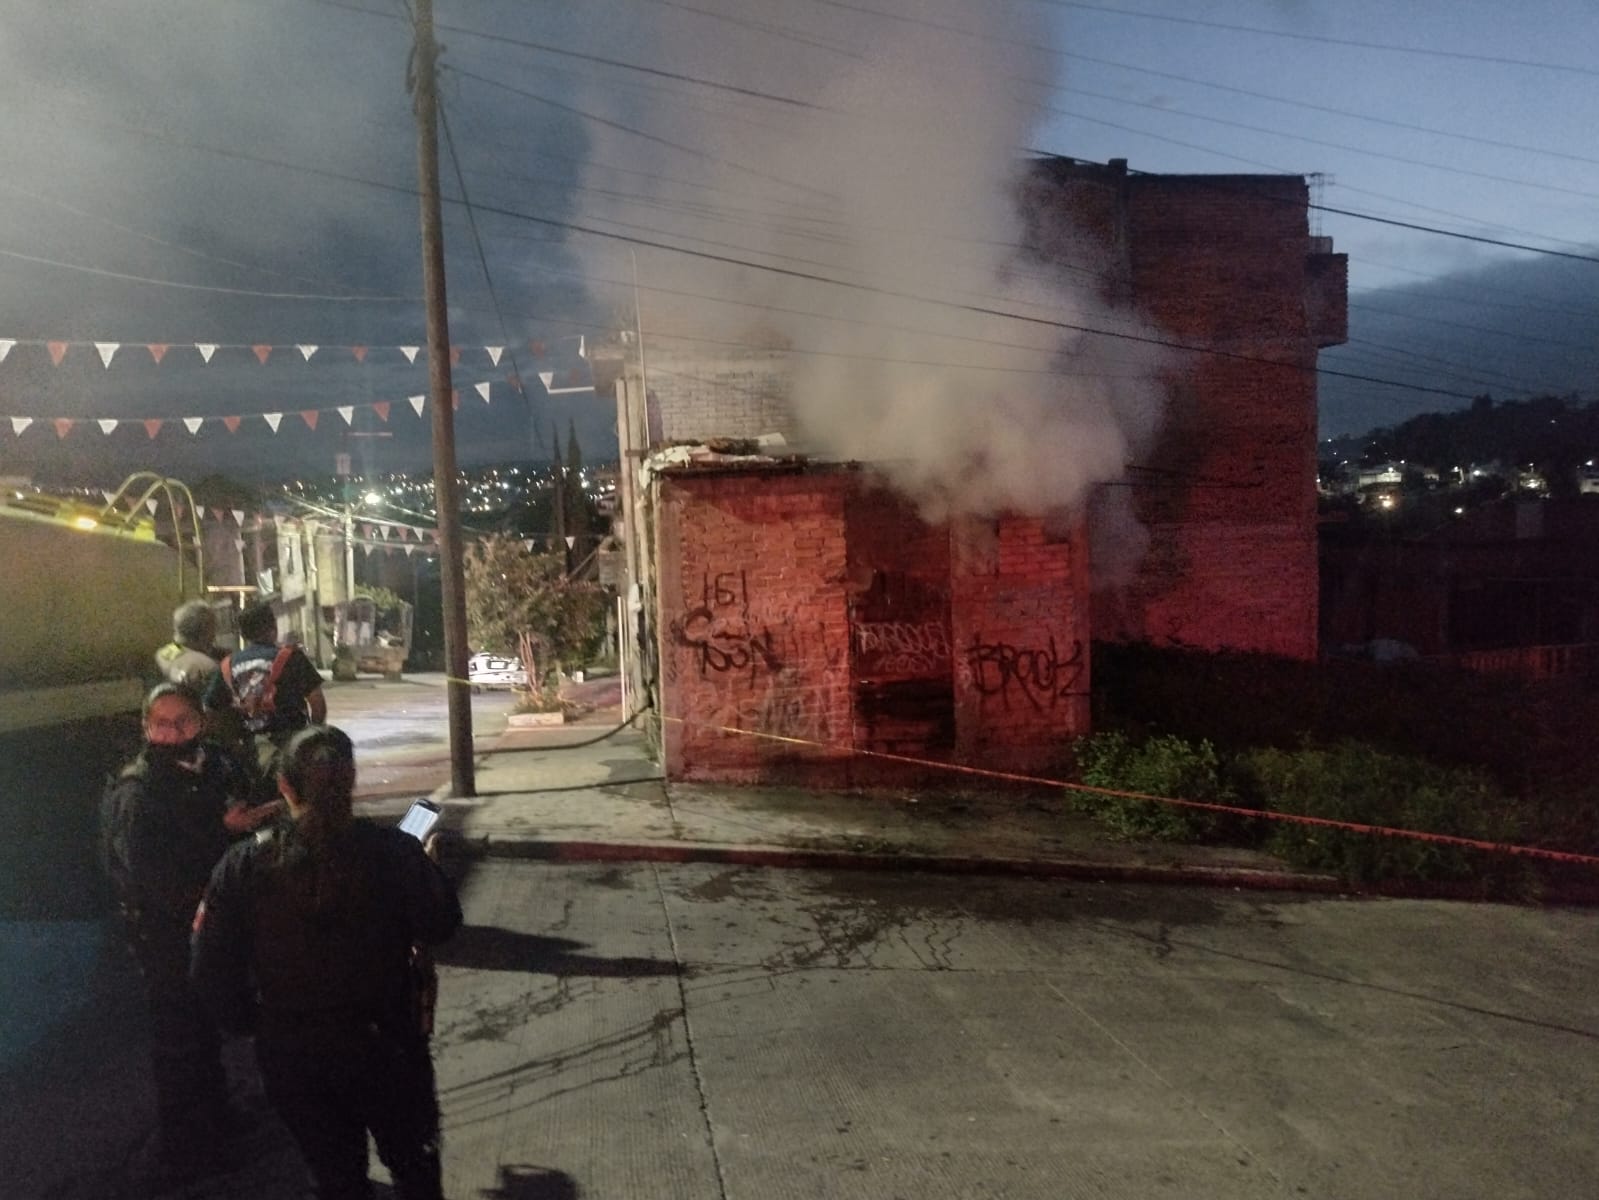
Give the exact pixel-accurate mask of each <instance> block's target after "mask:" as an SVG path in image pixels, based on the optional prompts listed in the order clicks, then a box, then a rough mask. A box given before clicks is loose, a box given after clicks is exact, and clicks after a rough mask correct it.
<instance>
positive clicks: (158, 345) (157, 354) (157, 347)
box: [145, 342, 171, 367]
mask: <svg viewBox="0 0 1599 1200" xmlns="http://www.w3.org/2000/svg"><path fill="white" fill-rule="evenodd" d="M145 349H146V350H148V351H149V352H150V357H151V358H153V359H155V365H156V366H158V367H159V366H160V365H161V360H162V359H163V358H165V357H166V356H167V351H168V350H169V349H171V347H170V346H168V345H167V343H166V342H151V343H149V344H148V345H147V346H145Z"/></svg>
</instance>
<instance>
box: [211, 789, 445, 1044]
mask: <svg viewBox="0 0 1599 1200" xmlns="http://www.w3.org/2000/svg"><path fill="white" fill-rule="evenodd" d="M460 924H461V906H460V903H459V902H458V901H457V899H456V895H455V888H454V886H453V885H452V884H451V883H450V881H449V880H448V879H447V878H446V877H445V875H444V873H443V872H442V871H440V870H439V868H438V866H437V864H435V863H434V862H433V860H432V859H430V858H429V857H428V856H427V855H426V854H425V853H424V852H423V850H422V846H421V843H419V842H418V841H417V840H416V839H415V838H413V837H411V836H410V835H409V834H406V833H401V832H400V831H399V830H398V829H395V828H393V827H392V826H379V825H374V824H372V823H371V822H370V821H354V822H352V823H351V825H350V826H349V828H348V829H347V830H345V831H344V832H343V834H341V835H340V837H339V839H338V845H337V849H336V852H335V853H334V854H333V855H332V856H331V862H330V863H329V865H326V866H321V867H319V866H318V864H317V863H316V862H315V861H314V860H313V859H312V857H311V854H310V851H309V849H308V848H307V846H306V845H305V843H304V839H303V838H302V837H301V836H300V835H299V834H298V833H297V831H296V829H295V824H294V822H293V821H292V820H288V819H285V820H283V821H281V822H279V823H278V824H276V825H274V826H272V827H271V828H270V829H266V830H262V831H261V832H260V833H258V834H256V835H255V836H254V837H253V838H250V839H249V840H247V841H244V842H241V843H239V844H238V845H236V846H235V847H234V848H233V849H232V850H231V851H230V852H229V853H228V855H227V857H226V858H224V859H223V860H222V862H221V863H219V864H218V865H217V868H216V871H215V872H214V873H213V874H212V876H211V882H210V885H209V886H208V887H207V888H206V893H205V903H204V907H203V909H202V911H201V916H200V917H199V918H198V919H197V920H196V922H195V931H194V942H193V952H192V953H193V956H192V960H191V966H190V975H191V979H192V980H193V983H194V986H195V988H196V989H197V990H198V991H199V992H200V994H201V996H202V998H203V999H204V1000H205V1001H206V1003H207V1004H208V1006H209V1007H210V1009H211V1011H212V1012H213V1013H214V1014H215V1015H216V1017H217V1019H218V1021H219V1022H220V1023H221V1024H222V1025H223V1027H224V1028H226V1029H230V1030H236V1031H241V1032H242V1031H245V1030H249V1029H251V1028H253V1027H254V1024H255V1021H256V1018H257V1016H260V1017H262V1018H263V1019H265V1020H267V1021H280V1022H282V1021H286V1022H353V1023H358V1024H373V1025H376V1026H379V1027H380V1028H382V1029H385V1030H391V1031H393V1032H394V1033H395V1034H397V1035H403V1034H408V1033H414V1032H415V1031H416V1029H417V1026H418V1006H419V1005H420V1004H421V1003H422V1002H423V998H422V996H421V994H420V988H419V980H418V976H417V974H416V971H415V969H414V964H413V953H412V952H413V948H415V947H420V946H428V945H433V944H435V943H438V942H442V941H444V940H445V939H446V938H448V937H449V936H450V935H451V934H452V933H454V932H455V930H456V929H457V928H458V927H459V926H460Z"/></svg>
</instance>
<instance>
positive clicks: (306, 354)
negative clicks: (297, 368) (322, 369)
mask: <svg viewBox="0 0 1599 1200" xmlns="http://www.w3.org/2000/svg"><path fill="white" fill-rule="evenodd" d="M295 349H296V350H298V351H299V352H300V356H301V357H302V358H304V359H305V361H306V362H310V361H311V356H312V355H313V354H315V353H316V351H317V348H316V347H315V346H296V347H295Z"/></svg>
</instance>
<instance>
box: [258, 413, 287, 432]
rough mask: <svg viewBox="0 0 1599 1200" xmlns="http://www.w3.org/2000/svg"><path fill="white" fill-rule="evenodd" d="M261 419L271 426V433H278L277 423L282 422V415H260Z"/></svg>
mask: <svg viewBox="0 0 1599 1200" xmlns="http://www.w3.org/2000/svg"><path fill="white" fill-rule="evenodd" d="M261 419H262V420H263V421H265V422H266V423H267V424H268V425H270V426H272V432H273V433H276V432H277V431H278V422H279V421H281V420H283V414H282V413H262V414H261Z"/></svg>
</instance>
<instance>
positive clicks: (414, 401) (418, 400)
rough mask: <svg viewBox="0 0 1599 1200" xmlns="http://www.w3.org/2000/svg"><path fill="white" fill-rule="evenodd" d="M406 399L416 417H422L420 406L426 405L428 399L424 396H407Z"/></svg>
mask: <svg viewBox="0 0 1599 1200" xmlns="http://www.w3.org/2000/svg"><path fill="white" fill-rule="evenodd" d="M406 399H407V400H409V401H410V402H411V407H412V408H414V409H416V415H417V416H419V417H420V416H421V415H422V406H423V405H424V404H426V403H427V399H428V398H427V397H426V396H407V397H406Z"/></svg>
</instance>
